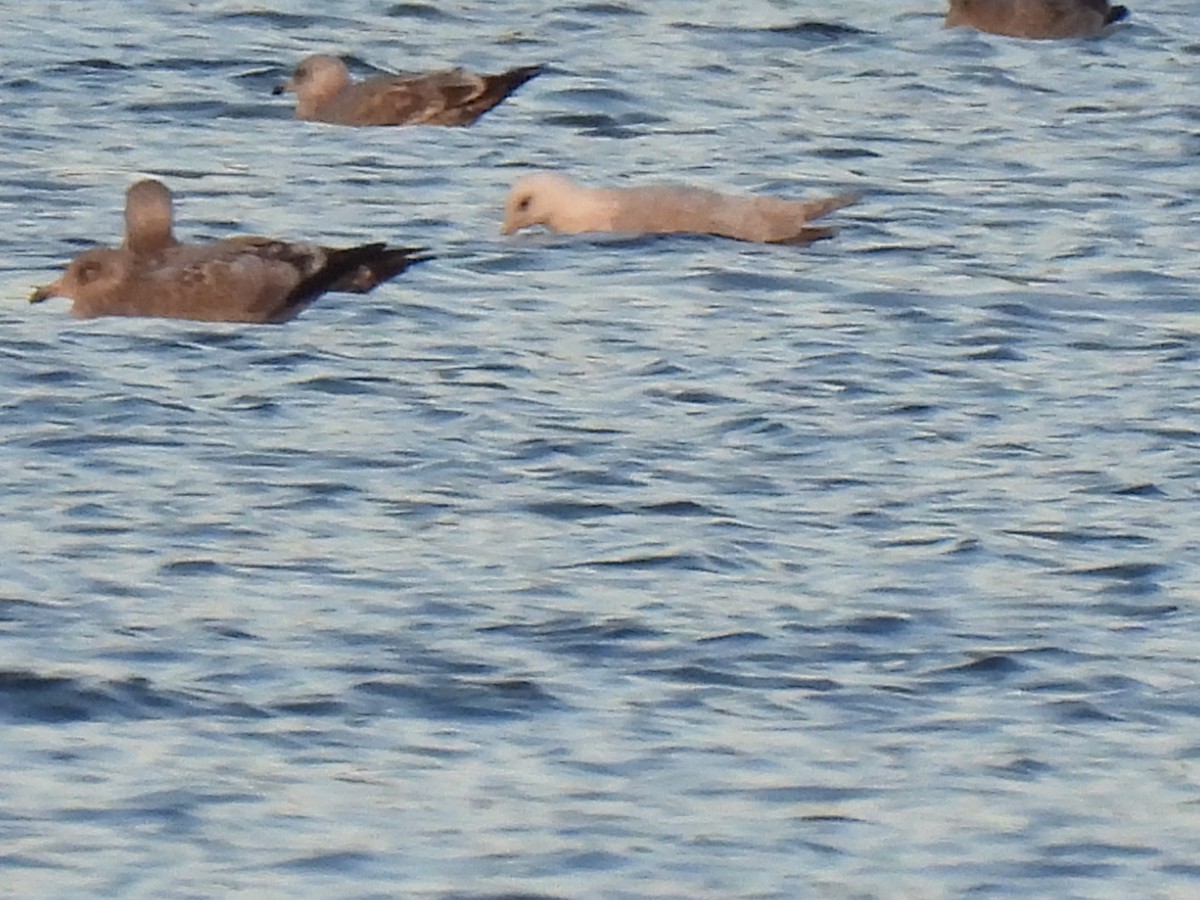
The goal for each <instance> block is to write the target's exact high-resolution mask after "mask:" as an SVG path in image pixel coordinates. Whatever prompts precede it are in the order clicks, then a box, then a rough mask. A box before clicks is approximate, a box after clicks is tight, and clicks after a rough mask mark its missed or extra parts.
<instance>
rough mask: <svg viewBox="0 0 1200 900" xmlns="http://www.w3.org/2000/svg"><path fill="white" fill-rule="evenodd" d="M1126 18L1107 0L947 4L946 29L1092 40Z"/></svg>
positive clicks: (997, 0) (983, 0)
mask: <svg viewBox="0 0 1200 900" xmlns="http://www.w3.org/2000/svg"><path fill="white" fill-rule="evenodd" d="M1127 15H1129V10H1128V9H1126V8H1125V7H1124V6H1113V5H1112V4H1110V3H1109V2H1108V0H950V11H949V12H947V13H946V23H945V27H946V28H954V27H956V26H959V25H965V26H967V27H969V28H975V29H978V30H979V31H989V32H991V33H992V34H1003V35H1007V36H1009V37H1018V38H1032V39H1038V40H1047V39H1053V38H1085V37H1095V36H1096V35H1098V34H1100V32H1102V31H1103V30H1104V29H1105V28H1106V27H1107V26H1109V25H1111V24H1112V23H1113V22H1119V21H1121V20H1122V19H1124V18H1125V17H1126V16H1127Z"/></svg>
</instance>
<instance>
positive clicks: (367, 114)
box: [274, 55, 542, 125]
mask: <svg viewBox="0 0 1200 900" xmlns="http://www.w3.org/2000/svg"><path fill="white" fill-rule="evenodd" d="M541 71H542V67H541V66H523V67H521V68H518V69H510V70H509V71H507V72H503V73H501V74H499V75H478V74H476V73H474V72H469V71H467V70H466V69H461V68H456V69H443V70H440V71H436V72H427V73H423V74H417V75H376V76H375V77H373V78H367V79H365V80H363V81H358V82H356V81H352V80H351V78H350V71H349V69H347V68H346V64H345V63H344V62H342V61H341V60H340V59H338V58H337V57H336V56H325V55H318V56H310V57H308V58H307V59H305V60H303V61H302V62H301V63H300V64H299V65H298V66H296V70H295V72H293V73H292V77H291V78H289V79H288V80H287V81H285V82H284V83H283V84H281V85H279V86H278V87H277V88H275V91H274V93H276V94H282V93H284V92H285V91H292V92H294V93H295V94H296V118H297V119H306V120H308V121H312V122H329V123H331V124H334V125H470V124H471V123H472V122H474V121H475V120H476V119H478V118H479V117H480V116H482V115H483V114H484V113H485V112H487V111H488V110H489V109H491V108H492V107H494V106H496V105H497V104H498V103H500V101H502V100H504V99H505V98H506V97H508V96H509V94H511V93H512V92H513V91H515V90H516V89H517V88H519V87H520V86H521V85H523V84H524V83H525V82H527V81H528V80H529V79H531V78H533V77H534V76H535V75H538V74H539V73H541Z"/></svg>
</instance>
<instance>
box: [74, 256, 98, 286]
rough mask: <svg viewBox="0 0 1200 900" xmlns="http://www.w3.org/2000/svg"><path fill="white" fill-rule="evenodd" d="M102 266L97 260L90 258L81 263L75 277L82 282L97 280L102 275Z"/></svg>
mask: <svg viewBox="0 0 1200 900" xmlns="http://www.w3.org/2000/svg"><path fill="white" fill-rule="evenodd" d="M101 268H102V266H101V265H100V263H99V262H97V261H96V260H94V259H92V260H88V261H87V262H85V263H80V265H79V270H78V271H77V272H76V273H75V277H76V278H78V279H79V283H80V284H87V283H88V282H89V281H95V280H96V278H97V277H98V276H99V275H100V270H101Z"/></svg>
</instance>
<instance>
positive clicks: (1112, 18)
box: [1104, 6, 1129, 25]
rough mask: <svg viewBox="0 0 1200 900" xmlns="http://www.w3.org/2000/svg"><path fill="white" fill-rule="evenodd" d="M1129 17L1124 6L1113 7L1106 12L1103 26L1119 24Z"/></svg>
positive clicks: (1127, 10)
mask: <svg viewBox="0 0 1200 900" xmlns="http://www.w3.org/2000/svg"><path fill="white" fill-rule="evenodd" d="M1128 15H1129V9H1128V7H1125V6H1114V7H1113V8H1112V9H1110V10H1109V11H1108V15H1107V16H1106V17H1105V19H1104V24H1105V25H1111V24H1112V23H1113V22H1120V21H1122V20H1123V19H1125V18H1126V17H1127V16H1128Z"/></svg>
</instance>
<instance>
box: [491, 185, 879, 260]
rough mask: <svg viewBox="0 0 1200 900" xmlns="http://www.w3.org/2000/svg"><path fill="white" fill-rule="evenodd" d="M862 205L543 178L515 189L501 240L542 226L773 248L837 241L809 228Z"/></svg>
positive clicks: (849, 199) (845, 198) (847, 198)
mask: <svg viewBox="0 0 1200 900" xmlns="http://www.w3.org/2000/svg"><path fill="white" fill-rule="evenodd" d="M857 199H858V198H857V196H854V195H851V194H841V195H838V196H834V197H825V198H821V199H818V200H783V199H781V198H778V197H766V196H755V195H750V196H732V195H729V194H720V193H717V192H716V191H709V190H705V189H703V188H695V187H683V186H672V185H649V186H645V187H631V188H589V187H584V186H583V185H580V184H577V183H576V182H574V181H571V180H570V179H569V178H567V177H565V176H563V175H559V174H556V173H550V172H543V173H538V174H536V175H527V176H525V177H523V178H521V179H520V180H518V181H517V182H516V184H514V185H513V186H512V189H511V190H510V191H509V194H508V200H507V202H506V203H505V209H504V225H503V227H502V228H501V233H502V234H512V233H513V232H514V231H517V230H518V229H521V228H526V227H529V226H532V225H544V226H545V227H547V228H549V229H551V230H552V231H561V232H565V233H567V234H579V233H582V232H591V231H616V232H623V233H627V234H664V233H673V232H688V233H694V234H713V235H720V236H722V237H730V238H736V239H737V240H742V241H758V242H763V243H771V244H806V243H810V242H811V241H816V240H820V239H822V238H827V237H832V236H833V234H834V229H832V228H823V227H819V226H811V225H809V224H808V223H809V222H810V220H812V219H815V218H818V217H819V216H822V215H824V214H825V213H828V212H832V211H833V210H835V209H841V208H842V207H843V206H849V205H850V204H851V203H854V202H855V201H856V200H857Z"/></svg>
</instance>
